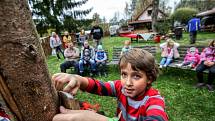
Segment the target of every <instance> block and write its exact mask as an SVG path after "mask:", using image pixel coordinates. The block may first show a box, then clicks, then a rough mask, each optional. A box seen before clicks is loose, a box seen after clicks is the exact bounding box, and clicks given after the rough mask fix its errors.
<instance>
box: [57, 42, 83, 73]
mask: <svg viewBox="0 0 215 121" xmlns="http://www.w3.org/2000/svg"><path fill="white" fill-rule="evenodd" d="M67 45H68V48H66V49H65V51H64V56H65V57H66V59H65V62H63V63H62V64H60V70H61V72H64V73H66V69H69V68H70V67H71V66H74V67H75V68H78V66H77V65H78V59H79V49H78V48H77V47H75V46H74V44H73V43H72V42H70V43H68V44H67Z"/></svg>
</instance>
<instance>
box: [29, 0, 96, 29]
mask: <svg viewBox="0 0 215 121" xmlns="http://www.w3.org/2000/svg"><path fill="white" fill-rule="evenodd" d="M87 1H88V0H79V1H77V0H29V5H30V7H31V11H32V15H33V17H34V18H36V21H37V22H35V23H36V26H40V27H39V28H40V29H41V28H43V27H47V26H48V27H50V28H55V29H56V32H57V33H60V31H61V30H64V29H66V30H68V31H69V32H72V31H73V32H75V31H77V29H78V27H79V26H81V25H80V23H81V22H80V21H79V20H78V19H80V18H82V17H83V16H86V15H87V14H89V13H90V12H91V10H92V8H90V9H86V10H78V9H75V8H79V7H80V6H82V5H83V4H85V3H86V2H87ZM83 21H85V20H83ZM88 22H89V21H88ZM37 23H39V24H37ZM37 28H38V27H37Z"/></svg>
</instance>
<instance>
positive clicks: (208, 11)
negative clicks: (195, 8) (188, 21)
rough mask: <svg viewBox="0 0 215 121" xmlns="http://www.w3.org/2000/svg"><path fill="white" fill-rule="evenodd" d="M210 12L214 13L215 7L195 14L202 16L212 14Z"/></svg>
mask: <svg viewBox="0 0 215 121" xmlns="http://www.w3.org/2000/svg"><path fill="white" fill-rule="evenodd" d="M212 14H214V15H215V8H213V9H211V10H207V11H204V12H200V13H198V14H197V15H196V16H198V17H203V16H208V15H212Z"/></svg>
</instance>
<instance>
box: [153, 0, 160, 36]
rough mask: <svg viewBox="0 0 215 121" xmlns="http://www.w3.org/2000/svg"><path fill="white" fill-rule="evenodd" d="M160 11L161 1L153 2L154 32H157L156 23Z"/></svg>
mask: <svg viewBox="0 0 215 121" xmlns="http://www.w3.org/2000/svg"><path fill="white" fill-rule="evenodd" d="M158 10H159V0H153V2H152V31H153V32H156V23H157V17H158Z"/></svg>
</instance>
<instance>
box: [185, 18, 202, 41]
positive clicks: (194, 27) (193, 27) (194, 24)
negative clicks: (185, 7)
mask: <svg viewBox="0 0 215 121" xmlns="http://www.w3.org/2000/svg"><path fill="white" fill-rule="evenodd" d="M198 30H200V19H199V18H196V17H195V16H194V18H192V19H191V20H189V22H188V31H189V32H190V44H194V43H195V42H196V35H197V31H198Z"/></svg>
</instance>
